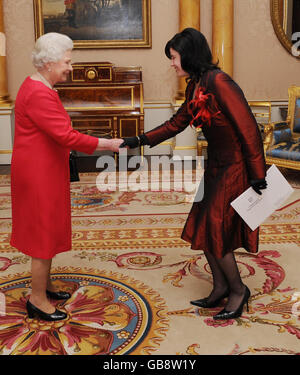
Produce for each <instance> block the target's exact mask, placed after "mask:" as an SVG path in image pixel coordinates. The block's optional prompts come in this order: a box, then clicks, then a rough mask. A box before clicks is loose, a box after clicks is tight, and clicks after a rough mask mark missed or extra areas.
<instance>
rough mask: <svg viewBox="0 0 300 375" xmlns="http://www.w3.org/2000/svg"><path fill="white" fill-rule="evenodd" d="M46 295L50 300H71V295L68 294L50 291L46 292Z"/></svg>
mask: <svg viewBox="0 0 300 375" xmlns="http://www.w3.org/2000/svg"><path fill="white" fill-rule="evenodd" d="M46 294H47V296H48V297H49V298H52V299H69V298H71V294H70V293H68V292H51V291H50V290H46Z"/></svg>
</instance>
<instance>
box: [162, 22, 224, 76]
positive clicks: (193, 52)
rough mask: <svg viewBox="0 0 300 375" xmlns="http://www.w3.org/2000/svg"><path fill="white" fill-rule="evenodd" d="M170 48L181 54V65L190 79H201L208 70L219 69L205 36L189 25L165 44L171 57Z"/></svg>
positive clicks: (167, 54) (166, 52)
mask: <svg viewBox="0 0 300 375" xmlns="http://www.w3.org/2000/svg"><path fill="white" fill-rule="evenodd" d="M170 48H173V49H174V50H175V51H177V52H178V53H179V54H180V57H181V67H182V69H183V70H184V71H185V72H187V73H188V74H189V78H190V79H196V81H199V79H200V78H201V76H202V74H203V73H205V72H206V71H207V70H213V69H218V68H219V67H218V63H213V61H212V60H213V58H212V53H211V50H210V48H209V45H208V43H207V40H206V38H205V36H204V35H203V34H202V33H201V32H200V31H198V30H196V29H193V28H191V27H188V28H186V29H184V30H182V31H181V32H180V33H177V34H175V35H174V36H173V38H172V39H170V40H169V41H168V42H167V44H166V46H165V54H166V56H167V57H168V58H169V59H170V58H171V54H170Z"/></svg>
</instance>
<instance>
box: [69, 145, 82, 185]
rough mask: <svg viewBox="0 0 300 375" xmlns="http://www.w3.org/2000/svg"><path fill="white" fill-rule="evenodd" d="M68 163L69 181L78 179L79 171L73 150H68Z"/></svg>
mask: <svg viewBox="0 0 300 375" xmlns="http://www.w3.org/2000/svg"><path fill="white" fill-rule="evenodd" d="M69 163H70V181H71V182H75V181H80V179H79V173H78V169H77V163H76V155H75V153H73V151H71V152H70V158H69Z"/></svg>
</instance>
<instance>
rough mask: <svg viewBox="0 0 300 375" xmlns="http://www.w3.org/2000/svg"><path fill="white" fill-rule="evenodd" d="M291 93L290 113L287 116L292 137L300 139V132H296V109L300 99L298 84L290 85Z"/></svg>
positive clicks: (289, 90) (289, 91)
mask: <svg viewBox="0 0 300 375" xmlns="http://www.w3.org/2000/svg"><path fill="white" fill-rule="evenodd" d="M288 93H289V104H288V114H287V118H286V122H287V123H289V125H290V129H291V133H292V138H293V139H294V140H298V139H299V138H300V133H296V132H294V122H295V109H296V101H297V100H299V99H300V87H298V86H290V87H289V88H288Z"/></svg>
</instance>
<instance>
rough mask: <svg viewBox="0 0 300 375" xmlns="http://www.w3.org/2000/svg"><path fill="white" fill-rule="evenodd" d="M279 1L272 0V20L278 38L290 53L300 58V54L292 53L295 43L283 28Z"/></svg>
mask: <svg viewBox="0 0 300 375" xmlns="http://www.w3.org/2000/svg"><path fill="white" fill-rule="evenodd" d="M279 2H280V0H270V11H271V20H272V24H273V27H274V31H275V34H276V35H277V38H278V39H279V41H280V43H281V44H282V45H283V47H284V48H285V49H286V50H287V51H288V52H289V53H290V55H292V56H293V57H295V58H296V59H299V58H300V55H299V56H295V55H293V54H292V47H293V44H292V42H291V41H290V40H289V39H288V37H287V36H286V34H285V32H284V30H283V27H282V25H281V22H280V18H279Z"/></svg>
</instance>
